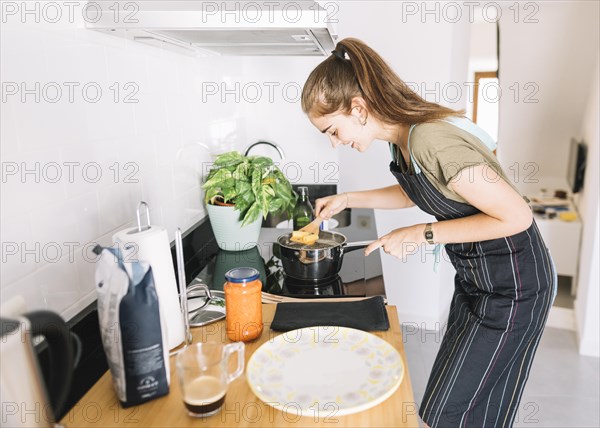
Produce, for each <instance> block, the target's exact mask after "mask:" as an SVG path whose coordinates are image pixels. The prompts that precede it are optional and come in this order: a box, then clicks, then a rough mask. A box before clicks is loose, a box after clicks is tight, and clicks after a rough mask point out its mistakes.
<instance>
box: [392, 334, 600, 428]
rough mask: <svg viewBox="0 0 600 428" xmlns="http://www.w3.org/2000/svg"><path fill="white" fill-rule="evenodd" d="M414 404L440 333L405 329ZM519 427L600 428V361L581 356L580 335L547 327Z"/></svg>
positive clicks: (429, 366)
mask: <svg viewBox="0 0 600 428" xmlns="http://www.w3.org/2000/svg"><path fill="white" fill-rule="evenodd" d="M403 337H404V339H403V340H404V348H405V350H406V354H407V359H408V368H409V372H410V376H411V381H412V385H413V390H414V393H415V400H416V402H417V404H420V403H421V399H422V397H423V392H424V389H425V385H426V383H427V377H428V375H429V371H430V369H431V366H432V365H433V360H434V358H435V355H436V353H437V350H438V348H439V345H440V342H441V336H440V335H439V333H436V332H433V331H427V330H419V331H417V332H415V331H414V329H412V328H411V329H404V331H403ZM514 426H515V427H544V428H550V427H552V428H554V427H556V428H567V427H577V428H579V427H600V360H599V359H598V358H592V357H582V356H580V355H579V354H578V352H577V342H576V338H575V333H574V332H573V331H569V330H561V329H556V328H547V329H546V331H545V332H544V335H543V337H542V340H541V342H540V346H539V347H538V351H537V354H536V357H535V360H534V362H533V367H532V369H531V372H530V376H529V381H528V383H527V385H526V386H525V391H524V393H523V398H522V400H521V404H520V406H519V412H518V414H517V418H516V419H515V425H514Z"/></svg>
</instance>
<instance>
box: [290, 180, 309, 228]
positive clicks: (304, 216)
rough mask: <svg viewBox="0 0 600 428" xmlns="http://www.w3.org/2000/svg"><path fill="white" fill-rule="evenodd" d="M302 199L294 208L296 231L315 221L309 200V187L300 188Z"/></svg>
mask: <svg viewBox="0 0 600 428" xmlns="http://www.w3.org/2000/svg"><path fill="white" fill-rule="evenodd" d="M298 193H299V195H300V198H299V199H298V203H297V204H296V206H295V207H294V217H293V222H294V230H299V229H302V228H303V227H304V226H306V225H307V224H308V223H310V222H311V221H313V207H312V205H311V204H310V201H309V200H308V187H305V186H302V187H298Z"/></svg>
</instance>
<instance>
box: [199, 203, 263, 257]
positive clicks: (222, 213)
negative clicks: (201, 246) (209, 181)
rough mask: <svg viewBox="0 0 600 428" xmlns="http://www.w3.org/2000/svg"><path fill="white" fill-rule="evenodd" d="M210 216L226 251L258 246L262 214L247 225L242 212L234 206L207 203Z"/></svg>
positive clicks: (219, 243)
mask: <svg viewBox="0 0 600 428" xmlns="http://www.w3.org/2000/svg"><path fill="white" fill-rule="evenodd" d="M206 210H207V212H208V218H209V219H210V224H211V226H212V230H213V233H214V234H215V239H216V240H217V244H218V245H219V248H220V249H222V250H225V251H246V250H249V249H250V248H254V247H256V244H257V242H258V235H260V226H261V224H262V216H258V218H257V219H256V220H255V221H254V222H252V223H250V224H247V225H245V226H242V221H241V220H240V219H239V217H240V212H239V211H236V210H235V209H234V207H233V206H219V205H210V204H207V205H206Z"/></svg>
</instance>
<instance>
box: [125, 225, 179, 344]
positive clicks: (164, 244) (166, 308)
mask: <svg viewBox="0 0 600 428" xmlns="http://www.w3.org/2000/svg"><path fill="white" fill-rule="evenodd" d="M113 241H114V242H115V243H117V244H118V245H119V248H125V247H126V246H127V244H129V245H132V244H135V245H136V246H137V253H135V252H134V253H132V254H131V255H130V259H136V260H139V261H142V262H146V263H149V264H150V266H151V267H152V274H153V276H154V286H155V287H156V294H157V295H158V304H159V309H160V312H161V317H162V319H163V320H164V321H165V322H166V324H167V343H168V346H169V349H173V348H175V347H177V346H178V345H179V344H181V343H182V342H183V341H184V339H185V330H184V327H183V315H182V314H181V307H180V305H179V296H178V293H177V283H176V282H175V269H174V267H173V259H172V257H171V247H170V245H169V235H168V234H167V230H166V229H164V228H162V227H160V226H150V227H148V228H147V229H146V230H142V231H141V232H138V229H137V227H134V228H131V229H124V230H121V231H119V232H117V233H115V234H114V235H113Z"/></svg>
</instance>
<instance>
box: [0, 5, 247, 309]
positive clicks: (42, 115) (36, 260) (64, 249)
mask: <svg viewBox="0 0 600 428" xmlns="http://www.w3.org/2000/svg"><path fill="white" fill-rule="evenodd" d="M65 14H66V11H65ZM11 23H12V21H9V23H8V24H6V25H5V24H3V25H2V37H1V38H2V46H1V48H2V58H1V67H2V68H1V74H2V80H3V84H5V85H6V84H7V82H17V84H18V85H20V83H21V82H23V83H24V84H25V85H26V87H27V88H35V84H36V82H40V85H41V87H43V86H44V85H46V84H48V83H50V82H56V83H57V84H58V85H59V86H62V87H63V88H64V89H65V93H64V94H63V97H62V98H61V99H60V101H58V102H56V103H52V102H48V99H49V98H50V97H54V96H55V94H54V92H48V93H47V94H46V95H47V96H46V97H44V96H43V95H42V96H41V97H40V100H39V102H35V99H34V95H28V96H27V97H26V102H21V98H20V96H19V95H18V94H17V95H14V96H8V95H6V91H5V89H6V88H7V87H6V86H5V87H3V95H6V102H4V100H3V103H2V116H1V121H2V135H1V156H2V170H3V177H2V189H1V190H2V191H1V210H2V211H1V234H2V245H3V248H2V255H3V261H2V272H1V277H0V278H1V285H0V291H1V294H2V297H1V300H2V302H6V300H7V299H9V298H11V297H13V296H16V295H22V296H24V297H25V299H26V305H27V309H28V310H32V309H40V308H47V309H51V310H55V311H57V312H59V313H61V314H62V315H63V316H64V317H65V318H70V317H71V316H73V315H74V314H76V313H77V312H78V311H79V310H81V309H82V308H83V307H85V306H86V305H87V304H88V303H90V302H91V301H93V300H94V299H95V290H94V282H93V274H94V264H93V263H92V262H91V261H90V260H91V259H92V257H93V254H92V253H91V251H89V250H90V248H91V246H87V247H86V244H88V243H91V242H99V243H103V244H111V236H112V233H113V232H114V231H116V230H119V229H121V228H123V227H124V226H125V225H126V224H127V223H130V222H131V221H133V220H134V219H135V207H136V204H137V202H138V201H140V200H145V201H147V202H148V203H149V205H150V208H151V214H152V222H153V223H154V224H158V225H164V226H166V227H167V228H168V230H169V234H170V238H171V239H172V238H173V233H174V230H175V228H176V227H177V226H179V227H181V228H182V229H184V230H185V229H186V228H188V227H189V226H191V225H192V224H194V223H195V222H196V221H198V220H199V219H201V218H202V217H203V216H204V209H203V207H202V203H201V192H200V173H201V171H202V163H203V162H208V161H210V156H209V153H208V151H207V150H206V149H204V148H203V147H202V146H200V145H199V144H198V143H203V144H206V145H208V146H212V147H214V148H215V150H217V149H216V147H217V146H219V143H222V145H226V144H225V143H228V144H230V145H232V146H235V145H236V144H240V143H241V144H243V142H244V141H243V138H239V137H236V136H235V135H233V136H230V137H229V138H228V139H227V138H225V139H223V138H222V137H224V136H226V135H227V134H228V133H229V131H230V130H232V129H243V121H242V120H241V119H240V118H239V117H240V115H239V112H240V110H241V109H240V106H239V105H238V104H235V103H230V104H222V103H219V102H211V101H212V100H208V102H206V103H203V102H202V96H201V95H202V89H203V82H220V81H221V79H222V78H223V76H233V77H232V78H233V79H237V80H239V75H238V74H239V73H242V71H243V70H242V65H243V64H242V61H241V59H240V58H228V59H220V58H204V59H193V58H189V57H186V56H182V55H180V54H174V53H169V52H166V51H163V50H160V49H156V48H151V47H146V46H144V45H141V44H138V43H133V42H128V41H125V40H122V39H118V38H116V37H111V36H108V35H104V34H100V33H97V32H92V31H87V30H84V29H81V23H80V22H74V23H73V24H68V23H67V24H62V25H59V24H54V25H53V24H43V23H40V24H36V23H35V22H33V21H32V19H30V20H29V21H28V23H25V24H21V23H19V22H18V21H17V22H14V23H12V24H11ZM63 82H77V83H79V84H80V86H79V87H78V88H79V90H77V88H76V90H75V92H74V94H75V97H74V100H73V102H72V103H71V102H69V98H68V92H66V89H67V87H65V86H63ZM89 82H93V83H94V84H97V85H99V87H100V88H101V89H102V91H103V94H102V97H101V98H100V101H99V102H97V103H91V102H86V100H85V99H84V98H83V97H82V95H81V87H82V86H83V85H85V84H86V83H89ZM115 82H118V83H119V85H120V88H121V92H120V94H119V97H118V99H117V101H118V102H114V100H113V98H112V97H113V95H114V92H112V91H111V89H110V87H111V85H113V84H114V83H115ZM126 82H133V83H134V84H135V85H137V87H138V88H139V91H138V92H137V94H136V95H135V98H137V99H138V100H139V103H125V102H124V97H125V95H126V94H127V93H129V92H128V91H124V87H123V85H124V84H125V83H126ZM48 88H49V87H48ZM90 94H91V95H90V96H94V94H93V93H92V92H90ZM65 162H78V164H76V165H74V167H73V168H74V169H73V171H74V174H73V179H72V180H70V179H69V177H68V173H69V170H68V166H67V164H65ZM94 162H95V163H97V164H98V165H99V168H100V169H99V171H100V172H101V174H102V178H101V179H100V180H99V181H98V182H95V183H94V182H93V181H95V172H96V169H95V168H94V164H93V163H94ZM117 163H118V164H117ZM127 163H131V164H130V165H129V166H126V164H127ZM36 164H37V169H38V171H39V172H40V174H39V176H38V177H36V175H35V174H33V173H32V174H26V175H25V176H22V175H21V174H20V172H22V171H23V168H24V167H26V168H28V169H30V170H31V169H33V170H35V169H36ZM52 165H55V166H56V165H58V166H59V167H60V169H59V170H57V169H56V167H53V166H52ZM14 166H16V167H17V168H18V173H17V174H14V175H12V174H10V171H11V168H13V167H14ZM84 166H85V167H87V168H88V169H87V170H86V171H85V172H84V171H83V167H84ZM90 166H91V167H90ZM111 167H112V169H111ZM57 171H60V172H62V178H60V179H58V180H57V182H56V183H51V182H50V181H54V180H55V174H56V172H57ZM116 171H118V172H119V175H118V176H115V172H116ZM128 173H131V174H132V175H130V176H127V174H128ZM127 178H129V180H128V179H127ZM36 181H38V182H36ZM128 181H137V182H128ZM65 243H67V244H65ZM71 243H72V244H71ZM85 248H87V250H88V251H87V252H84V249H85Z"/></svg>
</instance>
